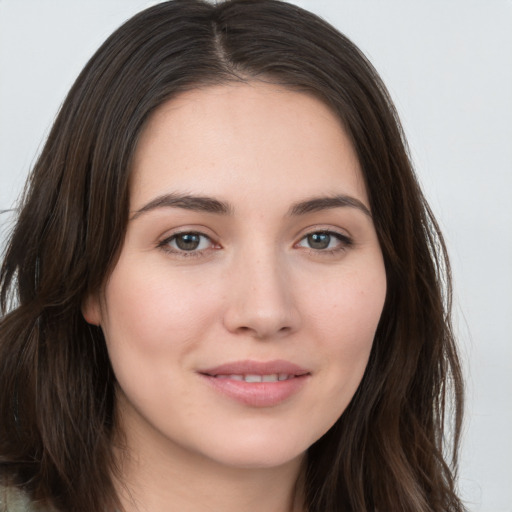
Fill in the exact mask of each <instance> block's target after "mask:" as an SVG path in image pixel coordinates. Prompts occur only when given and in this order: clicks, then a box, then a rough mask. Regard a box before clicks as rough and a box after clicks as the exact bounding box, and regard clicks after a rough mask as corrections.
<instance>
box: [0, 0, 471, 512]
mask: <svg viewBox="0 0 512 512" xmlns="http://www.w3.org/2000/svg"><path fill="white" fill-rule="evenodd" d="M244 80H265V81H270V82H273V83H279V84H281V85H284V86H285V87H289V88H292V89H294V90H300V91H305V92H308V93H310V94H314V95H315V96H317V97H318V98H320V99H321V100H322V101H324V102H325V103H326V104H327V105H328V106H329V107H330V108H331V109H332V110H333V111H334V112H335V113H336V114H337V115H338V116H339V118H340V120H341V121H342V123H343V125H344V126H345V129H346V131H347V133H348V134H349V136H350V137H351V139H352V142H353V145H354V147H355V150H356V152H357V155H358V157H359V161H360V164H361V167H362V170H363V174H364V179H365V183H366V188H367V191H368V196H369V200H370V206H371V210H372V212H373V217H374V222H375V228H376V230H377V234H378V237H379V241H380V245H381V248H382V252H383V255H384V261H385V265H386V274H387V283H388V285H387V286H388V292H387V297H386V303H385V306H384V311H383V314H382V317H381V320H380V324H379V327H378V330H377V334H376V336H375V341H374V344H373V348H372V353H371V356H370V360H369V363H368V366H367V369H366V372H365V375H364V377H363V380H362V382H361V384H360V386H359V388H358V390H357V392H356V395H355V396H354V398H353V400H352V401H351V403H350V405H349V406H348V408H347V409H346V410H345V412H344V413H343V415H342V416H341V418H340V419H339V420H338V421H337V423H336V424H335V425H334V426H333V427H332V428H331V429H330V430H329V431H328V432H327V433H326V434H325V435H324V436H323V437H322V438H321V439H320V440H318V441H317V442H316V443H315V444H314V445H313V446H312V447H311V448H310V449H309V451H308V455H307V469H306V474H305V489H304V491H305V496H306V505H307V510H308V512H335V511H336V512H337V511H345V510H346V511H354V512H356V511H357V512H361V511H370V510H371V511H374V510H378V511H380V512H388V511H398V510H399V511H406V512H407V511H410V512H413V511H414V512H427V511H429V512H441V511H443V512H446V511H453V512H460V511H462V510H463V506H462V504H461V502H460V500H459V499H458V497H457V495H456V491H455V469H456V460H457V447H458V441H459V433H460V428H461V416H462V398H463V396H462V390H463V389H462V379H461V371H460V367H459V362H458V358H457V352H456V348H455V344H454V339H453V335H452V330H451V326H450V306H451V304H450V293H451V292H450V267H449V263H448V259H447V256H446V250H445V246H444V243H443V239H442V236H441V234H440V232H439V229H438V226H437V224H436V221H435V219H434V217H433V215H432V213H431V211H430V209H429V207H428V205H427V203H426V201H425V199H424V197H423V195H422V193H421V191H420V188H419V186H418V183H417V181H416V178H415V176H414V172H413V169H412V166H411V162H410V159H409V157H408V152H407V146H406V142H405V138H404V136H403V133H402V129H401V126H400V122H399V120H398V117H397V114H396V112H395V109H394V107H393V104H392V102H391V100H390V98H389V95H388V93H387V92H386V89H385V87H384V85H383V84H382V82H381V80H380V78H379V76H378V75H377V73H376V71H375V70H374V68H373V67H372V65H371V64H370V63H369V62H368V61H367V59H366V58H365V57H364V55H363V54H362V53H361V52H360V51H359V50H358V49H357V48H356V47H355V46H354V45H353V44H352V43H351V42H350V41H349V40H348V39H347V38H346V37H344V36H343V35H341V34H340V33H339V32H337V31H336V30H335V29H334V28H333V27H331V26H330V25H329V24H327V23H326V22H324V21H323V20H321V19H319V18H318V17H316V16H314V15H313V14H311V13H308V12H306V11H304V10H302V9H300V8H298V7H296V6H293V5H290V4H287V3H283V2H280V1H277V0H233V1H227V2H222V3H219V4H217V5H211V4H208V3H206V2H203V1H201V0H176V1H171V2H165V3H162V4H159V5H157V6H155V7H152V8H150V9H147V10H145V11H143V12H141V13H140V14H138V15H137V16H135V17H134V18H132V19H131V20H129V21H128V22H126V23H125V24H124V25H123V26H122V27H121V28H119V29H118V30H117V31H116V32H115V33H114V34H113V35H112V36H110V38H109V39H108V40H107V41H106V42H105V43H104V44H103V45H102V46H101V48H100V49H99V50H98V51H97V52H96V54H95V55H94V56H93V57H92V59H91V60H90V61H89V63H88V64H87V65H86V67H85V68H84V70H83V71H82V73H81V74H80V76H79V77H78V79H77V80H76V82H75V84H74V85H73V87H72V89H71V91H70V92H69V94H68V96H67V98H66V100H65V102H64V104H63V106H62V108H61V110H60V112H59V114H58V117H57V119H56V121H55V124H54V126H53V128H52V130H51V132H50V135H49V137H48V140H47V142H46V144H45V146H44V148H43V150H42V153H41V155H40V157H39V159H38V161H37V163H36V165H35V167H34V169H33V172H32V174H31V177H30V180H29V182H28V185H27V189H26V192H25V196H24V200H23V204H22V207H21V210H20V214H19V218H18V221H17V224H16V226H15V229H14V231H13V233H12V236H11V238H10V243H9V245H8V248H7V252H6V256H5V260H4V262H3V266H2V268H1V273H0V285H1V292H0V300H1V308H2V314H3V317H2V319H1V320H0V417H1V418H2V420H1V423H0V474H1V475H2V477H3V478H4V479H5V481H6V482H7V483H8V484H9V485H12V486H17V487H19V488H21V489H23V490H24V491H25V492H26V493H28V495H29V496H31V498H32V499H33V500H38V501H40V502H41V503H46V504H49V505H52V506H53V507H55V509H57V510H62V511H64V510H73V511H76V512H81V511H83V512H90V511H91V510H107V509H108V508H110V507H112V508H113V507H115V506H117V499H116V496H115V492H114V487H113V484H112V478H113V474H114V473H115V463H114V459H113V457H112V443H113V432H114V428H115V421H114V407H115V393H114V390H115V377H114V375H113V372H112V368H111V366H110V363H109V359H108V355H107V351H106V347H105V341H104V338H103V334H102V331H101V329H100V328H96V327H93V326H90V325H89V324H87V323H86V322H85V320H84V319H83V317H82V314H81V305H82V302H83V300H84V298H85V297H86V296H87V295H88V294H90V293H93V292H97V291H98V290H100V289H101V287H102V285H103V284H104V283H105V280H106V279H107V278H108V275H109V272H110V271H111V270H112V268H113V266H114V265H115V263H116V258H117V255H118V254H119V251H120V247H121V245H122V242H123V237H124V233H125V230H126V224H127V219H128V197H129V185H130V163H131V160H132V156H133V153H134V151H135V148H136V146H137V139H138V137H139V135H140V133H141V130H142V129H143V128H144V126H145V123H146V122H147V120H148V118H149V117H150V116H151V114H152V113H153V112H154V111H155V109H157V108H158V107H159V105H161V104H162V103H163V102H165V101H167V100H169V99H170V98H172V97H174V96H175V95H177V94H178V93H179V92H181V91H184V90H187V89H193V88H197V87H201V86H207V85H210V84H219V83H227V82H230V81H244ZM445 411H448V412H449V413H450V417H445ZM445 425H450V430H451V432H452V437H451V439H449V440H448V441H450V442H448V443H447V442H446V441H447V440H446V439H445V435H444V431H445V430H444V429H445Z"/></svg>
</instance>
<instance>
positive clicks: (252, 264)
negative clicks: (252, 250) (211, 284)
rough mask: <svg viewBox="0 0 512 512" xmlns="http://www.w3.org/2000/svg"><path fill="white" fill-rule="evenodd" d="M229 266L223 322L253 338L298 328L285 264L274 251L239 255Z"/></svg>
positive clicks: (291, 284)
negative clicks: (233, 263) (232, 266)
mask: <svg viewBox="0 0 512 512" xmlns="http://www.w3.org/2000/svg"><path fill="white" fill-rule="evenodd" d="M234 267H235V268H231V269H230V274H229V277H228V290H229V291H228V297H229V299H228V301H227V305H226V309H225V313H224V325H225V327H226V329H227V330H228V331H230V332H232V333H236V334H245V335H248V336H251V337H253V338H255V339H262V340H263V339H271V338H280V337H284V336H286V335H289V334H290V333H293V332H295V331H296V330H298V329H299V327H300V323H301V317H300V312H299V308H298V307H297V302H296V297H295V294H294V287H293V281H292V280H291V279H290V275H289V274H290V272H289V269H288V265H287V264H286V261H284V258H282V257H281V258H280V257H279V254H276V251H272V250H269V251H266V252H265V253H264V254H262V253H261V252H260V253H259V254H251V255H247V254H246V255H243V256H240V258H238V260H237V262H236V263H235V265H234Z"/></svg>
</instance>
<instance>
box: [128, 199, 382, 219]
mask: <svg viewBox="0 0 512 512" xmlns="http://www.w3.org/2000/svg"><path fill="white" fill-rule="evenodd" d="M346 207H349V208H356V209H357V210H360V211H361V212H363V213H364V214H365V215H367V216H368V217H370V218H371V217H372V215H371V213H370V210H369V209H368V208H367V207H366V206H365V205H364V204H363V203H362V202H361V201H360V200H359V199H356V198H355V197H351V196H347V195H344V194H339V195H335V196H321V197H313V198H311V199H307V200H304V201H300V202H298V203H295V204H293V205H292V206H291V208H290V209H289V210H288V215H289V216H293V217H295V216H300V215H306V214H308V213H315V212H319V211H322V210H330V209H333V208H346ZM158 208H182V209H184V210H193V211H197V212H205V213H214V214H217V215H232V214H233V211H234V208H233V207H232V206H231V205H230V204H229V203H226V202H224V201H220V200H218V199H215V198H213V197H208V196H195V195H188V194H164V195H161V196H158V197H156V198H155V199H153V200H151V201H150V202H149V203H147V204H145V205H144V206H143V207H142V208H140V209H139V210H137V211H135V212H134V213H133V215H132V216H131V217H130V220H135V219H136V218H138V217H140V216H141V215H142V214H144V213H147V212H149V211H152V210H156V209H158Z"/></svg>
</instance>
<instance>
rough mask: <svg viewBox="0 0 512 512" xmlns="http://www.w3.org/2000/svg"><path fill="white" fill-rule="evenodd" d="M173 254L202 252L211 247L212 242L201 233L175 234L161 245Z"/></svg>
mask: <svg viewBox="0 0 512 512" xmlns="http://www.w3.org/2000/svg"><path fill="white" fill-rule="evenodd" d="M161 245H163V246H167V247H168V248H169V249H170V250H173V251H175V252H182V251H184V252H192V251H202V250H204V249H208V248H209V247H211V246H212V241H211V240H210V238H209V237H207V236H206V235H203V234H201V233H194V232H187V233H177V234H176V235H173V236H171V237H170V238H168V239H167V240H164V242H163V243H162V244H161Z"/></svg>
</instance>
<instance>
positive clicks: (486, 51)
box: [0, 0, 512, 512]
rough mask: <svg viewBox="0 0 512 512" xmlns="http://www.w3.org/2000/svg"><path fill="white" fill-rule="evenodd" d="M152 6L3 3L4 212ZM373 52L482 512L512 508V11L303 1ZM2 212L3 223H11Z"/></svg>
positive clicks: (502, 0)
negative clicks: (448, 282)
mask: <svg viewBox="0 0 512 512" xmlns="http://www.w3.org/2000/svg"><path fill="white" fill-rule="evenodd" d="M155 3H158V2H155V1H148V0H0V210H2V209H8V208H10V207H11V206H12V205H13V203H14V201H15V199H16V198H17V196H18V195H19V193H20V191H21V189H22V187H23V183H24V180H25V177H26V174H27V172H28V170H29V168H30V166H31V164H32V163H33V162H34V159H35V155H36V154H37V152H38V150H39V149H40V147H41V144H42V142H43V140H44V137H45V134H46V133H47V131H48V128H49V127H50V125H51V122H52V120H53V118H54V115H55V113H56V112H57V110H58V108H59V105H60V103H61V102H62V100H63V98H64V95H65V94H66V92H67V90H68V89H69V87H70V86H71V84H72V82H73V80H74V78H75V77H76V76H77V74H78V72H79V71H80V70H81V68H82V67H83V65H84V64H85V62H86V60H87V59H88V58H89V57H90V56H91V55H92V53H93V52H94V50H95V49H96V48H97V47H98V46H99V45H100V43H101V42H102V41H103V40H104V39H105V38H106V37H107V36H108V35H109V34H110V33H111V32H112V31H113V30H114V29H115V28H117V27H118V26H119V25H120V24H121V23H122V22H123V21H124V20H126V19H127V18H128V17H130V16H131V15H132V14H134V13H135V12H137V11H139V10H141V9H142V8H144V7H146V6H149V5H153V4H155ZM295 3H297V4H298V5H301V6H302V7H306V8H307V9H309V10H312V11H314V12H316V13H318V14H320V15H321V16H322V17H324V18H326V19H327V20H328V21H330V22H331V23H333V24H334V25H335V26H337V27H338V28H339V29H340V30H341V31H342V32H344V33H345V34H346V35H348V36H349V37H350V38H351V39H352V40H353V41H354V42H355V43H356V44H357V45H359V46H360V48H361V49H362V50H363V51H364V52H365V53H366V54H367V55H368V56H369V58H370V60H371V61H372V62H373V63H374V65H375V66H376V67H377V69H378V70H379V72H380V73H381V75H382V77H383V78H384V81H385V82H386V84H387V86H388V88H389V89H390V92H391V94H392V96H393V98H394V100H395V102H396V104H397V107H398V110H399V113H400V114H401V117H402V120H403V123H404V126H405V130H406V133H407V135H408V139H409V143H410V146H411V150H412V155H413V159H414V161H415V163H416V168H417V172H418V175H419V178H420V181H421V183H422V184H423V187H424V189H425V192H426V195H427V197H428V198H429V200H430V202H431V205H432V207H433V209H434V211H435V213H436V214H437V216H438V218H439V220H440V223H441V226H442V228H443V229H444V232H445V235H446V238H447V242H448V246H449V250H450V253H451V257H452V264H453V270H454V277H455V286H456V289H455V299H456V301H455V310H456V311H455V313H456V328H457V332H458V334H459V338H460V346H461V351H462V356H463V359H464V363H465V373H466V376H467V379H468V404H467V419H466V426H465V436H464V443H463V451H462V458H461V468H460V487H461V492H462V496H463V498H464V499H465V500H466V502H467V505H468V507H469V509H470V510H471V511H474V512H477V511H479V512H506V511H508V512H510V511H512V491H511V488H512V377H511V373H512V334H511V332H512V299H511V295H512V198H511V192H512V1H507V0H445V1H440V0H380V1H378V0H302V1H300V0H296V2H295ZM9 222H10V220H9V214H4V215H1V216H0V227H1V228H3V229H4V230H5V229H6V227H7V226H8V225H9Z"/></svg>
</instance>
